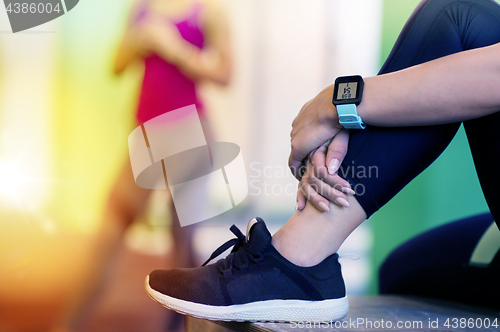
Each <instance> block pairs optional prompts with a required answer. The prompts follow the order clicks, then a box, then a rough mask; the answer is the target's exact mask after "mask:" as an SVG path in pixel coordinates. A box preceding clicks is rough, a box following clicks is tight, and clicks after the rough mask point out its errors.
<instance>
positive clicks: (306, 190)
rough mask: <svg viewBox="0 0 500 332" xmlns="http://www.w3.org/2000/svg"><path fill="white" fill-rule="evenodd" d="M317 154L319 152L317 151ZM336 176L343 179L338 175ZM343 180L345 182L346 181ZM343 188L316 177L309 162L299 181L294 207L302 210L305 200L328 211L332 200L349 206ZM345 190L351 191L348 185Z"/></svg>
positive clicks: (337, 203)
mask: <svg viewBox="0 0 500 332" xmlns="http://www.w3.org/2000/svg"><path fill="white" fill-rule="evenodd" d="M318 151H321V148H320V149H318ZM318 154H321V153H320V152H318ZM313 158H314V156H313ZM323 160H324V159H323ZM338 178H339V179H340V180H343V179H341V178H340V177H338ZM343 181H345V180H343ZM345 182H346V183H347V181H345ZM347 185H348V183H347ZM345 190H346V187H345V186H342V185H339V184H337V185H335V186H333V187H332V186H330V185H329V184H327V183H325V182H323V181H321V180H320V179H318V178H317V177H316V176H315V175H314V173H313V165H312V162H309V163H308V164H307V171H306V173H305V174H304V176H303V177H302V180H301V181H300V183H299V191H300V193H297V206H296V208H297V210H302V209H303V208H304V207H305V205H306V204H305V203H306V200H308V201H310V202H311V203H312V204H313V205H314V206H316V207H317V208H318V209H319V210H320V211H323V212H328V211H329V210H330V202H333V203H335V204H336V205H338V206H342V207H349V203H348V201H347V197H346V194H345V193H344V192H343V191H345ZM347 190H350V191H351V192H353V191H352V189H350V187H349V188H347Z"/></svg>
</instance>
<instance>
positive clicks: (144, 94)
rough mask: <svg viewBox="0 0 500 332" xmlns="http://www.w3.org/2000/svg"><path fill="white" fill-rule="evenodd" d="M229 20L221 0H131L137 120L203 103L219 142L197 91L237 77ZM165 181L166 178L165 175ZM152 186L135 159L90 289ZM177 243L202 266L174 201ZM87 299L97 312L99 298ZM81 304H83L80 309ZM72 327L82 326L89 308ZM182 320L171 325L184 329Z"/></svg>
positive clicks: (115, 203) (118, 187)
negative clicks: (146, 185) (141, 182)
mask: <svg viewBox="0 0 500 332" xmlns="http://www.w3.org/2000/svg"><path fill="white" fill-rule="evenodd" d="M228 30H229V29H228V21H227V17H226V13H225V11H224V8H223V7H222V6H221V4H219V3H218V2H217V0H138V1H135V2H134V3H133V5H132V9H131V12H130V15H129V18H128V21H127V26H126V29H125V33H124V35H123V38H122V39H121V41H120V44H119V46H118V52H117V54H116V58H115V62H114V72H115V74H117V75H119V74H121V73H122V72H123V71H124V70H126V69H127V67H129V66H130V65H131V64H133V63H137V62H139V63H142V64H143V65H144V76H143V81H142V85H141V89H140V92H139V99H138V103H137V112H136V119H137V123H138V125H141V124H142V123H144V122H146V121H148V120H150V119H152V118H155V117H156V116H159V115H161V114H163V113H166V112H169V111H173V110H175V109H178V108H181V107H184V106H188V105H192V104H194V105H196V108H197V110H198V115H199V118H200V121H201V123H202V127H203V131H204V134H205V138H206V141H207V142H210V141H212V139H211V137H212V133H211V130H210V126H209V124H208V120H207V116H206V109H205V107H204V105H203V103H202V102H201V100H200V97H199V96H198V94H197V87H198V83H200V82H202V81H209V82H213V83H216V84H219V85H227V84H228V83H229V79H230V75H231V67H232V66H231V52H230V49H231V48H230V39H229V31H228ZM159 180H162V179H159ZM151 192H152V191H151V190H147V189H143V188H140V187H138V186H137V185H136V183H135V181H134V176H133V174H132V168H131V165H130V160H129V158H128V156H127V159H126V161H125V163H124V165H123V167H122V169H121V171H120V173H119V174H118V177H117V180H116V182H115V184H114V186H113V188H112V190H111V193H110V196H109V199H108V203H107V205H106V208H105V212H104V218H103V223H102V227H103V230H102V232H101V235H102V236H101V239H100V241H99V245H98V247H99V248H98V250H99V262H96V263H95V270H94V271H93V273H92V278H94V279H95V280H93V281H89V282H90V283H91V284H92V286H91V287H90V289H92V290H93V291H90V292H89V293H90V294H94V296H93V300H95V298H96V295H97V294H96V291H95V290H96V289H97V288H98V285H100V284H102V279H103V275H104V274H105V273H104V272H105V271H106V270H107V268H109V266H110V265H111V262H112V258H113V253H114V251H115V250H116V248H117V245H118V244H119V243H120V240H121V238H122V235H123V232H124V230H125V229H126V228H127V227H128V226H129V225H130V224H131V223H132V222H133V221H134V219H136V217H138V216H139V215H140V214H141V213H142V212H143V211H144V209H145V207H146V203H147V200H148V197H149V196H150V194H151ZM169 211H170V212H171V216H172V218H171V221H172V223H171V229H172V235H173V240H174V246H173V247H172V250H173V252H172V253H171V257H172V258H173V264H174V265H176V266H179V267H191V266H193V265H194V264H195V256H194V252H193V248H192V237H193V230H194V227H193V226H186V227H181V226H180V224H179V219H178V216H177V213H176V211H175V207H174V204H173V201H172V199H170V202H169ZM88 297H92V296H91V295H88V296H87V299H86V300H83V301H82V302H85V303H86V306H87V308H88V309H90V306H91V304H90V303H91V302H93V301H92V300H89V299H88ZM80 307H81V306H80ZM77 311H78V314H77V315H73V316H80V317H79V319H78V321H80V322H81V323H77V322H76V320H75V319H70V320H71V321H72V323H70V324H68V325H73V328H69V327H67V328H63V329H61V330H58V331H66V330H71V329H75V328H76V329H78V327H75V326H78V325H82V323H84V322H83V320H84V319H83V318H82V317H81V316H82V312H84V311H86V310H81V309H79V310H77ZM178 323H179V320H178V319H174V321H173V322H171V323H170V327H171V328H175V327H177V328H178V327H179V324H178Z"/></svg>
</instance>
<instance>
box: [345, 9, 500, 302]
mask: <svg viewBox="0 0 500 332" xmlns="http://www.w3.org/2000/svg"><path fill="white" fill-rule="evenodd" d="M498 42H500V5H499V4H498V3H496V2H494V1H491V0H424V1H422V2H421V3H420V4H419V6H418V7H417V8H416V9H415V11H414V13H413V14H412V16H411V17H410V19H409V20H408V22H407V23H406V25H405V27H404V28H403V31H402V32H401V34H400V36H399V38H398V40H397V42H396V45H395V46H394V48H393V50H392V52H391V54H390V55H389V58H388V59H387V61H386V62H385V64H384V66H383V67H382V69H381V70H380V74H384V73H389V72H393V71H396V70H400V69H404V68H407V67H410V66H413V65H417V64H419V63H423V62H426V61H430V60H433V59H436V58H439V57H443V56H446V55H449V54H453V53H457V52H461V51H465V50H469V49H473V48H478V47H484V46H488V45H492V44H496V43H498ZM457 70H459V69H457ZM471 88H473V87H471ZM464 93H467V91H464ZM459 126H460V123H452V124H447V125H438V126H427V127H405V128H381V127H373V126H368V127H367V128H366V129H365V130H351V138H350V142H349V150H348V154H347V156H346V158H345V159H344V162H343V164H342V167H343V169H341V171H340V172H343V173H342V174H345V175H347V176H346V179H347V180H348V181H349V182H351V183H352V184H353V185H354V186H355V189H356V191H357V192H358V195H357V196H356V197H357V199H358V201H359V203H360V204H361V206H362V207H363V208H364V210H365V212H366V213H367V214H368V216H370V215H371V214H373V213H374V212H375V211H377V210H378V209H379V208H380V207H381V206H383V205H384V204H385V203H387V202H388V201H389V200H390V199H391V198H392V197H393V196H394V195H395V194H396V193H398V192H399V191H400V190H401V189H402V188H403V187H404V186H405V185H406V184H408V182H410V181H411V180H412V179H413V178H414V177H415V176H417V175H418V174H419V173H420V172H422V171H423V170H424V169H425V168H426V167H427V166H429V164H431V163H432V162H433V161H434V160H435V159H436V158H437V157H438V156H439V154H441V152H442V151H443V150H444V149H445V148H446V147H447V146H448V144H449V143H450V141H451V140H452V138H453V137H454V135H455V133H456V132H457V130H458V128H459ZM499 126H500V112H497V113H494V114H492V115H489V116H485V117H482V118H478V119H475V120H470V121H465V122H464V127H465V131H466V133H467V138H468V140H469V146H470V149H471V152H472V156H473V158H474V164H475V167H476V171H477V175H478V177H479V181H480V183H481V187H482V190H483V193H484V195H485V197H486V201H487V203H488V206H489V208H490V211H491V214H489V213H488V214H484V215H481V216H477V217H473V218H468V219H464V220H461V221H458V222H455V223H451V224H448V225H444V226H441V227H439V228H437V229H435V230H432V231H430V232H427V233H425V234H423V235H421V236H419V237H417V238H415V239H413V240H411V241H408V242H407V243H405V244H404V245H402V246H401V247H399V248H398V249H396V250H395V251H394V252H393V253H392V254H391V255H390V256H389V257H388V258H387V260H386V261H385V262H384V264H383V265H382V267H381V270H380V291H381V293H411V294H417V295H423V296H433V297H440V298H445V299H451V300H459V301H465V302H469V303H476V304H480V305H490V306H500V304H499V303H500V302H498V298H499V297H500V287H498V280H500V253H497V255H496V257H495V259H493V261H491V262H490V263H489V265H484V266H474V265H470V264H469V260H470V257H471V254H472V252H473V250H474V249H475V247H476V245H477V243H478V242H479V241H480V240H481V238H482V236H483V234H484V233H485V231H486V230H487V229H488V227H489V225H491V224H492V223H493V219H494V220H495V221H496V223H497V226H498V225H500V194H499V191H498V190H499V189H500V174H499V171H500V130H499ZM347 167H350V169H348V168H347ZM353 168H354V172H352V170H353ZM370 169H371V172H369V170H370ZM363 171H364V172H363ZM377 172H378V173H377ZM492 215H493V216H492ZM495 250H498V248H496V249H495Z"/></svg>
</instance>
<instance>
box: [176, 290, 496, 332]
mask: <svg viewBox="0 0 500 332" xmlns="http://www.w3.org/2000/svg"><path fill="white" fill-rule="evenodd" d="M349 304H350V308H349V314H348V315H347V317H345V318H344V319H343V320H341V321H338V322H292V323H249V322H219V321H217V322H213V321H208V320H203V319H198V318H193V317H189V316H188V317H187V318H186V332H195V331H207V332H226V331H241V332H243V331H251V332H260V331H265V332H269V331H272V332H288V331H297V330H299V331H397V330H405V331H500V311H498V310H494V309H489V308H482V307H473V306H468V305H463V304H457V303H453V302H445V301H439V300H432V299H424V298H417V297H406V296H352V297H349Z"/></svg>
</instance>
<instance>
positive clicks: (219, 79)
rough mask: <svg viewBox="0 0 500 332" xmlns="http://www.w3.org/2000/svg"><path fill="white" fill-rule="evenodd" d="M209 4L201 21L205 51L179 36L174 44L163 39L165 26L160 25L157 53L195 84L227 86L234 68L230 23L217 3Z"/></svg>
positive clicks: (169, 40)
mask: <svg viewBox="0 0 500 332" xmlns="http://www.w3.org/2000/svg"><path fill="white" fill-rule="evenodd" d="M206 4H207V6H206V12H205V15H204V16H203V18H204V19H203V22H202V25H203V32H204V34H205V46H204V48H203V49H202V50H200V49H198V48H197V47H196V46H193V45H192V44H190V43H189V42H187V41H185V40H184V39H182V38H181V37H180V36H179V38H177V40H175V41H173V40H172V38H164V36H162V33H164V32H165V31H164V28H165V27H164V26H159V27H158V28H159V30H158V34H157V37H158V38H156V42H157V45H156V46H155V51H156V53H157V54H158V55H160V56H161V57H163V58H164V59H165V60H167V61H168V62H170V63H173V64H175V65H176V66H177V67H178V68H179V69H180V70H181V71H182V72H183V73H184V74H185V75H186V76H188V77H190V78H191V79H192V80H194V81H197V80H209V81H212V82H215V83H218V84H221V85H227V84H228V83H229V79H230V76H231V68H232V61H231V45H230V36H229V22H228V19H227V15H226V12H225V10H224V8H223V7H222V5H221V4H219V2H218V1H213V0H211V1H207V2H206ZM162 28H163V29H162ZM162 30H163V31H162Z"/></svg>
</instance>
